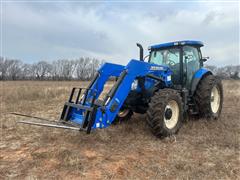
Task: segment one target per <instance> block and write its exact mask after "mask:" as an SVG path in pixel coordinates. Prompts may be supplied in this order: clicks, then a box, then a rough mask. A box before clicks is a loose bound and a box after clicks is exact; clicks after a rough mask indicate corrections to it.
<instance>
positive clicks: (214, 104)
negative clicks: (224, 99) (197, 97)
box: [211, 86, 220, 113]
mask: <svg viewBox="0 0 240 180" xmlns="http://www.w3.org/2000/svg"><path fill="white" fill-rule="evenodd" d="M219 106H220V93H219V89H218V88H217V87H216V86H214V87H213V88H212V92H211V109H212V112H213V113H217V112H218V109H219Z"/></svg>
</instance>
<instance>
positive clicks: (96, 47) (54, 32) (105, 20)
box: [1, 1, 240, 66]
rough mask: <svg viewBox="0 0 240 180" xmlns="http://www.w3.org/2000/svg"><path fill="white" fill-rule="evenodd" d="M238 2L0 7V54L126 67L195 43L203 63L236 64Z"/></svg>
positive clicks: (18, 4)
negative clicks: (160, 47)
mask: <svg viewBox="0 0 240 180" xmlns="http://www.w3.org/2000/svg"><path fill="white" fill-rule="evenodd" d="M239 8H240V6H239V3H237V2H231V3H216V2H211V3H206V2H198V3H197V2H194V3H192V2H181V3H180V2H178V3H177V2H172V3H166V2H151V3H149V2H135V3H133V2H108V3H97V2H95V3H87V2H81V3H79V2H74V3H73V2H72V3H67V2H58V3H57V2H55V3H49V2H45V3H43V2H42V3H40V2H35V3H33V2H32V3H31V2H6V1H4V2H2V10H3V12H2V15H1V16H2V18H1V19H2V20H1V23H2V30H3V31H2V39H1V41H2V45H3V47H2V50H3V51H2V53H3V54H2V55H3V56H6V57H11V58H17V59H21V60H23V61H24V62H29V63H32V62H36V61H39V60H48V61H52V60H57V59H62V58H77V57H81V56H89V57H95V58H98V59H104V60H105V61H110V62H115V63H121V64H126V63H127V62H128V61H129V60H130V59H132V58H138V49H137V47H136V45H135V44H136V42H140V43H142V44H143V45H144V48H145V53H147V47H148V46H149V45H153V44H159V43H163V42H169V41H176V40H185V39H190V40H200V41H203V42H204V44H205V47H204V48H203V49H202V50H203V55H204V56H210V60H209V62H208V64H212V65H217V66H223V65H230V64H232V65H236V64H239Z"/></svg>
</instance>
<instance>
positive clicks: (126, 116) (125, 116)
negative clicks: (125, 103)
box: [113, 108, 133, 124]
mask: <svg viewBox="0 0 240 180" xmlns="http://www.w3.org/2000/svg"><path fill="white" fill-rule="evenodd" d="M132 115H133V112H132V110H130V109H125V108H124V109H121V110H120V111H119V112H118V114H117V117H116V118H115V119H114V121H113V124H117V123H121V122H124V121H128V120H130V119H131V117H132Z"/></svg>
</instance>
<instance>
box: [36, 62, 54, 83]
mask: <svg viewBox="0 0 240 180" xmlns="http://www.w3.org/2000/svg"><path fill="white" fill-rule="evenodd" d="M50 71H51V64H49V63H47V62H46V61H40V62H38V63H37V64H34V65H33V72H34V74H35V76H36V78H37V79H39V80H43V79H44V78H45V77H46V76H47V74H49V73H50Z"/></svg>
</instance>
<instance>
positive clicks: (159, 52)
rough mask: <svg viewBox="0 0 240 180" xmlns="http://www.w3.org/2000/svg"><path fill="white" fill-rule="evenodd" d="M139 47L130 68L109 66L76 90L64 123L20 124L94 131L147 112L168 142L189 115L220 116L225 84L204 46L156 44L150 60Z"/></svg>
mask: <svg viewBox="0 0 240 180" xmlns="http://www.w3.org/2000/svg"><path fill="white" fill-rule="evenodd" d="M137 46H138V47H139V49H140V57H139V60H135V59H132V60H130V61H129V63H128V64H127V65H126V66H123V65H119V64H112V63H105V64H103V65H102V67H101V68H100V69H99V70H98V72H97V74H96V76H95V77H94V79H93V80H92V81H91V82H90V84H89V86H88V87H87V88H86V89H84V88H73V89H72V91H71V94H70V97H69V99H68V101H67V102H66V103H65V104H64V107H63V111H62V113H61V116H60V118H59V121H56V122H54V121H47V120H46V119H43V118H37V117H33V118H37V119H39V120H45V121H47V123H42V122H41V123H40V122H35V121H20V123H25V124H33V125H38V126H48V127H55V128H65V129H72V130H79V131H82V130H83V131H86V132H87V133H90V131H91V130H92V129H97V128H107V127H108V126H110V125H111V124H113V123H114V122H117V121H123V120H127V119H130V118H131V116H132V115H133V113H134V112H135V113H142V114H144V113H146V114H147V115H146V121H147V124H148V126H149V128H150V129H151V131H152V133H153V134H154V135H155V136H157V137H160V138H162V137H166V136H170V135H172V134H175V133H177V132H178V130H179V128H180V127H181V124H182V122H183V121H184V119H185V117H186V115H188V114H194V115H197V116H198V117H204V118H208V119H217V118H218V117H219V116H220V113H221V109H222V103H223V89H222V84H221V81H220V80H219V79H218V78H217V77H215V76H214V75H213V73H212V72H211V71H210V70H207V69H205V68H204V67H203V63H204V62H205V61H206V60H207V58H204V57H203V56H202V53H201V50H200V48H201V47H202V46H203V43H202V42H200V41H189V40H186V41H177V42H170V43H164V44H158V45H153V46H150V47H149V55H148V60H144V58H143V57H144V56H143V48H142V46H141V45H140V44H137ZM145 59H146V58H145ZM112 77H116V81H115V83H114V85H113V87H112V88H111V89H110V90H109V92H108V93H107V95H106V96H105V97H104V98H103V99H102V100H100V99H99V96H101V94H102V92H103V89H104V85H105V84H106V82H107V81H108V80H109V78H112ZM15 114H16V113H15ZM17 115H19V114H17ZM25 116H26V115H25Z"/></svg>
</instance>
